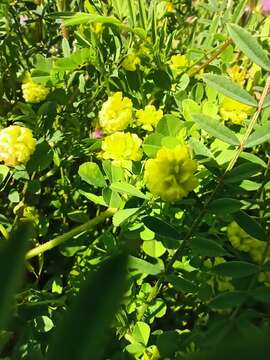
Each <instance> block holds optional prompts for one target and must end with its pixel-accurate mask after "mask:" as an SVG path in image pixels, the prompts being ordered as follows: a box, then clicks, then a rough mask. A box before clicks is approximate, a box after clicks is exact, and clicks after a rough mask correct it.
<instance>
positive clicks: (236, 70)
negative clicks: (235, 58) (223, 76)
mask: <svg viewBox="0 0 270 360" xmlns="http://www.w3.org/2000/svg"><path fill="white" fill-rule="evenodd" d="M227 73H228V74H229V76H230V77H231V79H232V80H233V81H235V82H237V83H238V84H240V85H243V83H244V82H245V79H246V74H247V73H246V70H244V69H241V68H240V66H239V65H234V66H232V67H231V68H229V69H228V70H227Z"/></svg>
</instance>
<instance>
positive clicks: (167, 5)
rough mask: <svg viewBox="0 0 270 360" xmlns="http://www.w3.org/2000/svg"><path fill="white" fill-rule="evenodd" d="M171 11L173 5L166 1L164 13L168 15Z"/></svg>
mask: <svg viewBox="0 0 270 360" xmlns="http://www.w3.org/2000/svg"><path fill="white" fill-rule="evenodd" d="M173 10H174V6H173V3H172V2H171V1H167V3H166V11H167V12H168V13H171V12H173Z"/></svg>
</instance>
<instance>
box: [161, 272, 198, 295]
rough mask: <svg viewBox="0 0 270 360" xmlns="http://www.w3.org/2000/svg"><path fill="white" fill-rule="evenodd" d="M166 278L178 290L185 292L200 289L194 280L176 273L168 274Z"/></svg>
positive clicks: (193, 291)
mask: <svg viewBox="0 0 270 360" xmlns="http://www.w3.org/2000/svg"><path fill="white" fill-rule="evenodd" d="M166 279H167V280H168V282H169V283H171V284H172V285H173V287H174V288H175V290H176V291H180V292H183V293H195V292H196V291H197V290H198V286H197V285H196V284H194V283H193V282H191V281H189V280H187V279H184V278H182V277H179V276H176V275H168V276H166Z"/></svg>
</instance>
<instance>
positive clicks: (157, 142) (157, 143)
mask: <svg viewBox="0 0 270 360" xmlns="http://www.w3.org/2000/svg"><path fill="white" fill-rule="evenodd" d="M162 139H163V135H161V134H158V133H156V134H151V135H149V136H147V138H146V139H145V141H144V143H143V146H142V147H143V151H144V152H145V154H146V155H147V156H148V157H150V158H153V157H155V156H156V154H157V152H158V150H159V149H160V148H161V142H162Z"/></svg>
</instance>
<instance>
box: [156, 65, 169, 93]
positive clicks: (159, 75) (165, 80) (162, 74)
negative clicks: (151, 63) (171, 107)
mask: <svg viewBox="0 0 270 360" xmlns="http://www.w3.org/2000/svg"><path fill="white" fill-rule="evenodd" d="M152 76H153V80H154V83H155V85H156V86H157V87H159V88H160V89H162V90H170V89H171V79H170V76H169V75H168V73H167V72H166V71H163V70H156V71H154V72H153V74H152Z"/></svg>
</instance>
